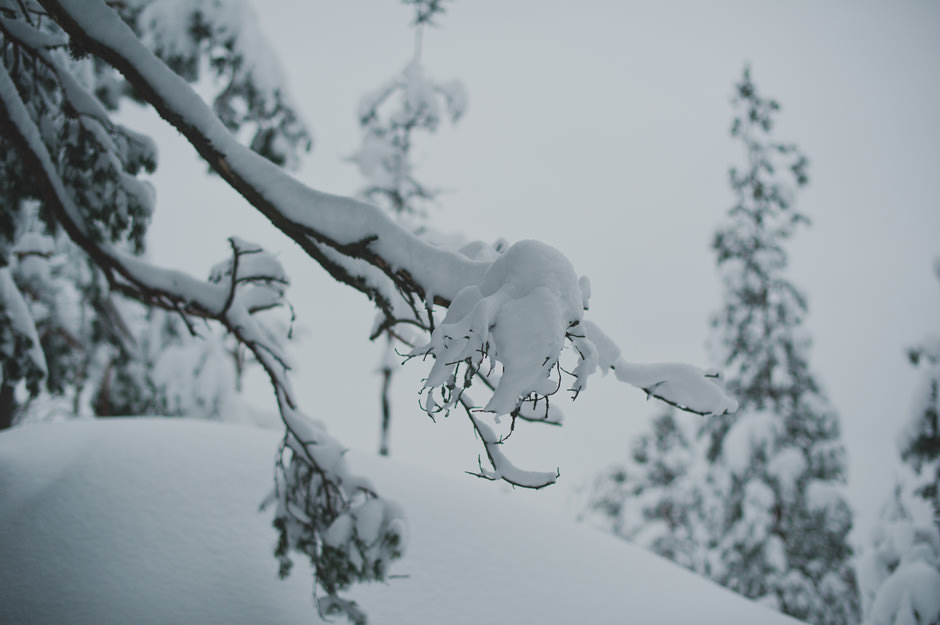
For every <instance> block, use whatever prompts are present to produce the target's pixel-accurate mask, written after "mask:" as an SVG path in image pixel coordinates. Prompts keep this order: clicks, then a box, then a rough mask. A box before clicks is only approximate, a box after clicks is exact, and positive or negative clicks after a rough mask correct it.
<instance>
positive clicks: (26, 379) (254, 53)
mask: <svg viewBox="0 0 940 625" xmlns="http://www.w3.org/2000/svg"><path fill="white" fill-rule="evenodd" d="M20 9H22V11H21V10H20ZM181 9H182V11H183V12H182V13H180V10H181ZM0 10H2V12H3V16H4V17H5V18H7V19H8V21H7V22H6V23H5V28H4V30H3V32H2V35H3V37H4V38H5V41H8V42H10V43H11V45H8V46H7V47H6V48H5V49H4V58H3V61H4V63H5V64H8V65H9V66H10V67H12V68H15V71H13V72H12V74H11V76H12V78H13V81H14V82H15V84H16V86H17V88H19V89H21V90H23V91H24V92H27V93H30V94H32V95H31V97H29V98H28V101H27V103H26V104H27V108H28V110H29V112H30V114H31V115H32V116H34V117H35V118H36V119H39V120H42V122H41V125H40V134H41V135H42V140H43V141H44V142H45V143H46V145H47V147H49V149H50V152H51V153H53V154H56V156H57V162H56V165H57V167H58V168H59V170H60V173H61V177H62V180H63V182H64V183H65V185H66V188H67V190H68V191H69V192H70V193H72V194H73V196H74V198H75V201H76V203H77V204H78V205H79V206H81V207H82V210H83V211H84V217H85V218H86V219H87V220H88V223H89V224H91V226H92V229H91V232H89V233H88V234H89V236H91V237H93V238H94V239H95V240H96V241H103V242H107V243H109V244H112V245H114V246H116V247H117V248H119V249H121V250H122V251H123V252H126V253H132V254H135V255H140V254H141V253H143V252H144V250H145V247H146V231H147V225H148V223H149V220H150V214H151V212H152V210H153V204H154V191H153V189H152V187H151V186H150V183H149V181H148V180H147V179H146V178H145V175H146V174H147V173H150V172H152V171H154V169H155V168H156V166H157V150H156V146H155V144H154V143H153V141H152V140H151V139H150V138H149V137H148V136H146V135H143V134H140V133H137V132H135V131H133V130H131V129H129V128H126V127H124V126H122V125H120V124H117V123H114V122H112V121H111V120H110V118H109V114H110V113H112V112H115V111H117V110H118V108H119V107H120V105H121V103H122V101H125V100H127V99H128V98H134V99H139V97H140V95H139V94H137V93H136V92H135V90H134V89H133V88H131V87H130V86H129V84H128V83H127V82H126V81H125V79H124V78H122V77H121V75H120V74H119V73H118V72H117V71H116V70H114V69H113V68H111V67H110V66H109V65H107V64H105V63H103V62H102V61H101V60H100V59H98V58H97V57H93V56H90V55H89V54H88V52H87V51H85V50H83V49H82V48H81V47H80V46H77V45H75V44H74V43H72V42H69V40H68V39H67V38H66V37H64V35H63V33H62V31H61V29H59V28H58V26H57V25H56V23H55V22H54V21H52V20H50V19H48V17H47V16H46V15H45V12H44V11H43V10H42V8H41V7H39V6H38V5H35V4H34V3H32V2H27V3H21V4H20V5H18V6H11V7H9V8H6V5H5V4H4V6H3V7H0ZM119 10H120V12H121V17H122V19H123V20H124V21H125V23H126V24H127V25H129V26H130V27H131V28H132V29H133V31H134V33H135V34H136V35H137V36H138V37H140V38H141V40H143V41H146V42H147V43H148V45H149V46H150V48H151V50H152V51H153V52H154V53H156V54H157V55H158V56H160V57H161V59H162V60H163V61H164V62H166V63H167V64H168V65H170V67H172V68H173V69H174V70H175V71H176V72H177V73H179V74H180V75H181V76H184V77H185V78H186V79H187V80H189V81H190V82H195V81H197V80H199V79H200V78H201V77H203V76H204V75H205V74H207V73H208V74H211V75H213V76H214V77H225V80H226V85H225V87H224V88H221V87H220V88H219V91H218V93H217V94H216V95H215V98H214V103H213V104H214V110H215V113H216V114H217V115H218V117H219V119H220V120H221V121H222V122H223V123H224V124H225V125H226V126H227V127H228V128H229V129H231V130H232V131H239V130H241V131H244V133H246V134H248V140H249V141H250V144H251V147H252V149H254V150H255V151H257V152H259V153H261V154H263V155H265V156H266V157H268V158H269V159H270V160H272V161H274V162H276V163H279V164H284V165H292V164H294V163H296V161H297V155H298V153H299V152H302V151H304V150H306V149H309V147H310V138H309V135H308V133H307V130H306V128H305V126H304V125H303V123H301V122H300V120H299V119H298V117H297V115H296V113H295V112H294V109H293V107H292V105H291V103H290V101H289V98H288V96H287V91H286V89H284V86H283V84H282V79H280V78H279V77H278V76H276V75H271V73H270V72H269V71H268V72H266V75H265V77H264V79H263V80H261V81H259V76H260V73H259V72H255V71H254V70H255V68H256V67H258V66H259V64H264V65H265V67H268V68H270V67H273V66H272V65H271V64H270V63H269V62H268V59H266V58H264V57H265V56H266V54H268V52H267V50H266V49H264V48H263V47H261V46H257V45H255V43H256V42H257V41H258V37H257V33H250V32H247V31H250V30H251V29H252V28H255V27H256V25H255V24H254V22H253V21H252V20H251V19H250V17H251V16H250V15H249V14H248V8H247V6H246V5H244V4H243V3H240V2H231V3H221V4H220V3H211V2H202V1H196V2H192V3H190V4H188V5H177V4H175V3H167V2H148V3H143V2H129V3H122V4H121V5H120V7H119ZM21 17H22V19H23V24H24V25H25V26H27V30H24V29H22V28H19V27H18V26H17V24H18V23H19V22H18V21H17V20H16V19H11V18H17V19H19V18H21ZM31 31H35V33H37V34H35V35H34V34H32V32H31ZM246 33H247V34H246ZM83 94H87V95H85V96H83ZM63 95H64V97H63ZM70 96H71V97H70ZM4 268H8V269H4ZM0 272H3V274H0V286H2V294H0V316H2V317H4V320H5V321H6V323H4V325H3V329H2V330H0V369H2V370H3V375H2V379H0V428H3V427H8V426H9V425H11V424H12V423H13V422H14V421H15V420H17V419H19V418H22V417H23V416H25V415H26V414H27V413H28V414H29V417H30V418H31V419H36V418H42V415H43V414H44V413H63V414H64V413H70V414H76V415H79V414H89V413H94V414H98V415H101V416H110V415H117V414H122V415H137V414H154V413H159V412H160V411H161V408H165V407H166V406H165V403H164V402H162V401H161V399H160V398H159V396H158V395H159V394H160V392H161V391H160V390H159V388H158V387H159V384H155V383H154V381H153V380H152V379H151V377H152V372H151V371H150V368H151V367H152V366H153V365H154V363H155V360H154V358H156V357H157V355H158V354H157V352H158V351H159V350H160V349H162V348H163V347H164V346H162V345H160V344H158V343H156V342H154V341H153V340H151V341H150V342H149V344H147V345H146V347H145V346H143V345H140V344H139V341H138V340H137V339H138V338H139V337H138V336H137V335H144V334H148V333H149V334H152V332H151V331H150V330H149V329H148V328H147V325H148V323H149V322H148V321H147V320H146V318H145V314H144V312H143V307H141V306H140V305H139V304H136V303H132V302H130V301H129V300H127V299H126V298H124V297H122V294H121V289H120V288H117V287H116V285H115V284H114V283H113V282H114V281H113V280H112V279H111V278H112V276H109V275H106V272H105V271H103V270H102V268H101V267H100V266H99V264H98V263H97V262H95V259H91V258H89V257H88V256H87V255H86V254H85V253H84V252H83V251H82V250H81V249H80V248H79V247H78V246H77V245H75V244H74V243H72V242H71V241H70V240H69V236H67V235H66V233H65V232H64V231H63V230H62V228H61V227H60V224H59V223H58V222H57V220H56V219H55V217H54V215H53V214H52V211H51V210H50V209H49V208H48V207H47V206H45V204H44V198H43V192H42V188H41V185H40V183H38V182H36V181H35V180H34V179H33V177H32V176H31V175H30V172H29V171H27V170H25V169H24V166H23V163H22V161H21V160H20V158H18V155H17V153H16V150H15V149H13V146H12V145H11V144H10V143H9V142H7V141H4V142H3V143H2V144H0ZM7 272H9V273H7ZM16 310H19V311H21V313H22V314H20V313H16V312H14V311H16ZM26 313H28V315H27V314H26ZM28 317H31V318H32V320H33V322H34V325H35V336H33V335H32V330H31V329H29V328H28V327H27V326H29V325H31V324H30V323H29V321H28ZM133 321H136V323H134V322H133ZM181 323H182V322H181ZM193 334H194V333H190V332H188V331H187V332H186V333H184V334H179V335H178V336H177V337H176V338H175V339H173V342H175V343H182V342H192V343H193V344H194V345H193V346H192V349H194V350H197V351H198V349H199V345H198V344H199V343H201V342H203V339H201V338H199V337H196V336H194V335H193ZM230 342H231V341H230ZM27 345H33V346H34V347H33V348H27ZM168 345H169V344H168ZM148 350H149V352H150V353H145V352H147V351H148ZM200 416H212V413H211V412H210V413H208V414H202V413H200Z"/></svg>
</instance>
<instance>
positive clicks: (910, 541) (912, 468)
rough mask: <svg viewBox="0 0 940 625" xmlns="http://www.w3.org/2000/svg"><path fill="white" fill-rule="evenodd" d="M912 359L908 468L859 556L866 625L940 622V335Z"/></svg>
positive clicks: (904, 439) (904, 434)
mask: <svg viewBox="0 0 940 625" xmlns="http://www.w3.org/2000/svg"><path fill="white" fill-rule="evenodd" d="M936 270H937V277H938V278H940V262H938V263H937V266H936ZM908 357H909V359H910V361H911V363H912V364H913V365H914V366H916V367H919V369H920V370H919V371H918V373H919V374H920V375H921V380H920V383H919V384H918V386H917V389H916V391H915V396H914V400H913V402H912V410H911V415H910V417H909V418H908V420H907V422H906V423H904V424H903V426H902V429H901V432H900V435H899V437H898V443H899V445H898V451H899V453H900V456H901V459H902V460H903V461H904V462H905V464H906V467H905V471H904V473H903V474H902V477H901V478H900V479H899V480H898V482H897V483H896V484H895V487H894V492H893V493H892V496H891V497H890V498H889V499H888V501H887V502H886V503H885V504H884V506H883V507H882V509H881V515H880V516H879V519H878V524H877V525H876V527H875V529H874V531H873V532H872V535H871V537H870V539H869V541H868V542H867V543H866V544H865V546H864V548H863V550H862V553H861V555H860V556H859V557H858V559H857V562H856V570H857V575H858V580H859V587H860V591H861V598H862V610H863V612H862V613H863V616H864V623H865V625H883V624H884V625H896V624H904V625H936V623H940V529H938V528H940V525H938V523H940V497H938V494H937V491H938V489H940V430H938V414H940V399H938V395H940V337H938V336H936V335H931V336H928V337H926V338H925V339H924V340H923V341H922V342H921V344H920V345H918V346H917V347H914V348H912V349H910V350H909V351H908Z"/></svg>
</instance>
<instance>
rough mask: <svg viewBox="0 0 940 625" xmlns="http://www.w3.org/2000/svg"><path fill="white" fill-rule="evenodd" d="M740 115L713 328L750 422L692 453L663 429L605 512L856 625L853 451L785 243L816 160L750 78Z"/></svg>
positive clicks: (801, 607) (633, 529) (729, 583)
mask: <svg viewBox="0 0 940 625" xmlns="http://www.w3.org/2000/svg"><path fill="white" fill-rule="evenodd" d="M733 103H734V105H735V107H736V109H737V115H736V117H735V119H734V122H733V124H732V127H731V136H732V137H733V138H735V139H736V140H738V141H740V142H741V143H743V145H744V148H745V153H746V157H747V162H746V165H745V167H743V168H732V169H731V170H730V183H731V188H732V190H733V191H734V194H735V197H736V201H735V204H734V206H733V207H732V208H731V209H730V210H729V212H728V219H727V221H726V223H725V224H724V225H723V226H722V227H721V228H720V229H719V230H718V232H717V233H716V235H715V238H714V241H713V244H712V247H713V249H714V250H715V252H716V256H717V265H718V270H719V273H720V275H721V278H722V283H723V298H724V305H723V307H722V310H721V312H720V313H719V314H718V315H717V316H716V317H715V318H714V319H713V321H712V327H713V329H714V338H713V346H714V348H715V351H716V352H717V354H716V356H717V358H716V360H717V362H718V364H719V365H720V366H721V367H722V368H723V369H724V371H725V372H726V388H727V389H728V391H729V392H730V394H732V395H733V396H734V397H735V398H736V399H737V400H738V402H739V408H738V410H737V412H734V413H726V414H723V415H719V416H713V417H709V418H707V419H705V420H704V421H702V424H701V426H700V428H699V431H698V432H697V434H696V436H695V440H694V442H693V443H691V447H692V449H690V450H689V449H685V448H686V446H687V445H689V444H688V443H686V441H685V440H683V439H682V438H679V437H677V436H675V434H674V433H672V432H671V431H670V428H669V427H668V421H667V420H664V418H662V417H661V418H659V419H657V420H656V421H655V422H654V424H655V426H654V433H653V434H646V435H644V437H642V438H641V439H640V442H639V449H644V448H648V447H650V446H651V441H657V443H656V453H655V454H648V453H642V454H640V455H637V454H636V453H634V456H633V458H632V461H631V462H629V463H628V464H627V467H625V468H622V469H618V470H617V471H616V472H615V473H613V474H612V475H613V478H621V481H622V482H623V484H622V485H621V486H620V488H619V491H617V494H616V495H615V496H614V499H615V500H616V501H617V502H618V503H617V505H616V506H614V505H611V504H609V503H604V502H605V499H604V496H601V497H600V498H598V496H597V495H595V496H594V497H593V501H592V504H591V505H592V506H593V507H595V508H598V507H600V508H601V509H603V508H604V506H605V505H606V506H607V509H606V510H605V511H604V514H606V515H609V516H615V515H617V516H618V520H616V521H615V522H614V527H615V529H617V531H618V533H620V534H622V535H624V536H627V537H631V538H635V539H637V540H638V541H639V542H640V543H641V544H645V545H647V546H649V547H651V548H653V549H654V550H655V551H657V553H660V554H661V555H664V556H666V557H669V558H672V559H675V560H676V561H677V562H680V563H682V564H684V565H686V566H689V567H691V568H693V569H694V570H696V571H699V572H701V573H703V574H705V575H708V576H709V577H711V578H712V579H714V580H716V581H718V582H719V583H721V584H722V585H724V586H726V587H728V588H730V589H731V590H734V591H735V592H738V593H740V594H743V595H745V596H747V597H751V598H755V599H758V600H760V601H762V602H764V603H767V604H768V605H771V606H774V607H776V608H777V609H779V610H781V611H783V612H786V613H787V614H791V615H793V616H796V617H797V618H800V619H803V620H806V621H808V622H810V623H814V624H816V625H836V624H844V623H851V622H854V620H855V615H856V613H857V599H856V589H855V582H854V578H853V575H852V570H851V568H850V567H849V564H848V562H849V558H850V556H851V550H850V548H849V546H848V544H847V542H846V538H845V537H846V534H847V533H848V531H849V529H850V528H851V526H852V513H851V510H850V509H849V506H848V504H847V503H846V501H845V499H844V497H843V495H842V493H841V489H842V487H843V486H844V484H845V451H844V448H843V446H842V443H841V441H840V432H839V423H838V418H837V416H836V414H835V412H834V411H833V410H832V408H831V407H830V406H829V404H828V402H827V401H826V399H825V397H824V396H823V394H822V392H821V391H820V388H819V385H818V384H817V382H816V380H815V378H814V377H813V375H812V372H811V371H810V368H809V362H808V357H809V346H810V342H809V340H808V338H807V337H806V334H805V330H804V328H803V324H804V319H805V316H806V311H807V306H806V299H805V297H804V296H803V294H802V293H801V292H800V291H799V289H797V288H796V287H795V286H794V285H793V284H792V283H791V282H790V281H789V280H788V279H787V278H786V276H785V270H786V266H787V255H786V252H785V250H784V247H783V246H784V243H785V242H786V241H787V240H788V239H790V237H791V236H792V235H793V233H794V232H795V230H796V229H797V227H798V226H800V225H801V224H805V223H808V219H807V217H806V216H805V215H803V214H802V213H800V212H799V211H797V210H796V209H795V207H794V200H795V193H796V190H797V189H799V188H800V187H802V186H804V185H805V184H806V183H807V182H808V177H807V173H806V169H807V159H806V158H805V157H804V156H803V155H802V154H801V153H800V152H799V150H798V149H797V148H796V146H794V145H791V144H785V143H779V142H776V141H774V140H772V138H771V132H772V130H773V125H774V115H775V114H776V113H777V111H778V110H779V108H780V107H779V105H778V104H777V102H775V101H774V100H770V99H765V98H762V97H761V96H760V95H758V93H757V90H756V88H755V86H754V83H753V82H752V80H751V76H750V71H749V70H748V69H745V70H744V74H743V76H742V78H741V81H740V82H739V83H738V84H737V85H736V87H735V97H734V99H733ZM669 445H678V450H670V449H668V446H669ZM669 453H676V454H679V455H680V456H681V457H684V458H687V460H685V461H684V462H683V469H684V473H683V474H682V475H672V474H667V473H663V472H662V471H661V469H660V468H659V467H660V466H661V464H662V457H663V456H664V455H665V454H669ZM664 478H665V479H664ZM601 481H602V483H603V482H606V483H608V484H609V483H611V482H613V483H615V484H616V482H617V479H612V478H611V477H610V476H608V477H607V478H606V479H605V478H602V479H601ZM605 488H606V489H607V492H610V487H609V486H607V487H602V488H600V489H598V487H595V492H600V493H603V492H605ZM630 497H638V500H631V499H630ZM677 498H679V501H680V502H681V503H680V504H677V501H676V500H677ZM630 508H633V509H634V510H633V512H632V513H630V514H629V515H628V514H627V510H629V509H630ZM677 509H678V510H681V514H678V515H676V514H675V512H674V511H675V510H677ZM664 521H665V524H664ZM667 528H668V534H669V536H668V538H667V537H665V533H666V531H667ZM650 533H651V534H652V535H653V536H655V539H654V540H650V539H649V538H648V536H649V534H650ZM657 534H663V536H657Z"/></svg>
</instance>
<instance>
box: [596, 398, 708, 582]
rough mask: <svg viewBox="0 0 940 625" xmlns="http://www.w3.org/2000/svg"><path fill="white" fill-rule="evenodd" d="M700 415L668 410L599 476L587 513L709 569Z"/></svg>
mask: <svg viewBox="0 0 940 625" xmlns="http://www.w3.org/2000/svg"><path fill="white" fill-rule="evenodd" d="M698 419H699V417H697V416H695V415H690V414H688V413H684V412H678V411H675V410H666V411H664V412H662V413H660V414H659V415H657V416H656V417H655V418H654V419H653V420H652V422H651V423H650V426H651V427H650V431H648V432H644V433H642V434H641V435H640V436H639V437H637V438H636V439H635V440H634V441H633V442H632V444H631V451H630V455H629V456H628V457H627V459H626V461H625V462H623V463H618V464H614V465H611V466H610V467H608V468H607V469H606V470H605V471H604V472H603V473H602V474H601V475H599V476H598V477H597V478H595V479H594V481H593V483H592V485H591V488H590V491H589V493H588V497H587V509H586V510H585V512H584V515H583V516H584V517H585V518H587V519H589V520H591V521H592V522H593V523H594V524H596V525H598V526H600V527H603V528H605V529H608V530H609V531H611V532H613V533H614V534H616V535H618V536H620V537H622V538H624V539H626V540H629V541H631V542H634V543H636V544H638V545H641V546H643V547H646V548H647V549H650V550H652V551H654V552H655V553H658V554H659V555H661V556H663V557H665V558H669V559H670V560H672V561H674V562H676V563H678V564H681V565H682V566H684V567H686V568H689V569H692V570H694V571H702V570H703V569H704V560H703V558H704V557H705V554H706V550H705V546H706V545H707V544H708V539H709V534H708V533H707V531H706V530H707V528H706V527H705V525H704V524H703V519H702V514H701V506H702V505H703V503H704V502H705V501H708V500H710V498H707V497H705V495H704V494H703V493H702V492H701V489H702V488H703V487H705V486H706V484H705V482H704V480H702V479H699V478H701V477H702V475H701V473H700V471H701V470H702V469H703V468H704V467H705V463H704V462H703V461H702V460H703V459H702V455H701V453H700V449H699V447H698V446H697V445H696V443H697V440H696V437H697V433H698V431H699V428H700V424H699V423H698Z"/></svg>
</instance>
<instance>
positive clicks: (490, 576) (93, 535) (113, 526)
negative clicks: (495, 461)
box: [0, 419, 795, 625]
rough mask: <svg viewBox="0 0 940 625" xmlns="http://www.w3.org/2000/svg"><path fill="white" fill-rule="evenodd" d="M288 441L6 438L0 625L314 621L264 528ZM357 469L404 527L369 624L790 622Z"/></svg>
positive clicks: (623, 552)
mask: <svg viewBox="0 0 940 625" xmlns="http://www.w3.org/2000/svg"><path fill="white" fill-rule="evenodd" d="M277 443H278V438H277V436H276V434H274V433H272V432H270V431H265V430H260V429H256V428H252V427H245V426H236V425H227V424H220V423H208V422H196V421H189V420H185V421H181V420H170V419H127V420H123V419H115V420H99V421H70V422H65V423H57V424H37V425H27V426H23V427H20V428H17V429H14V430H9V431H5V432H3V433H0V527H2V528H3V534H2V538H0V562H2V563H3V565H2V566H0V622H2V623H31V624H34V625H42V624H46V623H49V624H52V623H55V624H60V623H64V622H68V623H69V624H70V625H108V624H110V623H114V624H118V623H120V624H122V625H124V624H126V623H136V624H139V625H147V624H150V623H199V624H203V625H211V624H213V623H219V624H222V623H224V624H226V625H239V624H242V623H244V624H245V625H248V624H251V625H255V624H258V623H279V624H284V625H289V624H294V623H296V624H298V625H299V624H304V625H309V624H310V623H318V622H320V621H319V620H318V617H317V615H316V612H315V610H314V607H313V605H312V603H311V598H310V588H311V579H310V577H309V573H308V572H307V571H305V570H303V567H301V566H300V562H298V566H297V567H296V570H295V571H294V572H293V573H292V575H291V576H290V577H289V578H288V579H287V580H285V581H280V580H278V578H277V568H278V565H277V561H276V560H275V558H274V557H273V555H272V549H273V546H274V541H275V531H274V529H273V528H272V527H271V526H270V523H271V515H270V513H264V512H261V513H259V512H258V505H259V503H260V502H261V500H262V499H263V497H264V496H265V494H266V493H267V492H268V491H269V490H270V488H271V473H272V468H271V465H272V460H273V457H274V454H275V449H276V447H277ZM347 457H348V459H349V462H350V463H351V464H353V465H355V466H356V467H357V470H360V471H362V472H364V473H367V474H369V475H371V476H374V481H375V486H376V488H378V490H379V492H381V493H383V495H386V496H388V497H391V498H394V499H396V500H398V501H399V502H401V503H402V504H403V506H404V509H405V511H406V514H407V515H408V518H409V522H410V531H411V536H412V538H411V541H410V544H409V549H408V553H407V554H406V555H405V558H404V559H403V560H402V561H401V562H400V563H399V564H398V565H397V567H396V569H395V570H394V571H393V573H397V574H399V575H404V576H406V577H403V578H400V579H393V580H392V581H391V582H390V583H389V584H387V585H371V586H363V587H359V588H356V589H354V591H353V595H354V596H355V598H356V599H357V600H358V601H359V602H360V605H361V606H362V607H363V608H364V609H365V610H366V611H367V612H368V614H369V616H370V622H372V623H375V624H382V623H414V624H417V625H421V624H422V623H428V624H430V623H434V624H439V623H449V624H452V625H459V624H461V623H467V624H474V625H478V624H479V623H512V624H525V623H533V624H535V623H538V624H540V625H543V624H545V623H579V622H591V623H624V622H627V621H629V622H635V623H692V622H694V623H722V624H725V625H732V624H734V623H741V624H742V625H752V624H753V623H762V624H763V625H776V624H781V625H782V624H784V623H794V622H795V621H793V620H792V619H789V618H788V617H785V616H782V615H779V614H777V613H774V612H771V611H769V610H767V609H766V608H763V607H761V606H758V605H757V604H755V603H751V602H749V601H747V600H745V599H742V598H740V597H737V596H736V595H733V594H732V593H730V592H729V591H727V590H724V589H722V588H720V587H718V586H716V585H714V584H713V583H711V582H709V581H707V580H705V579H703V578H700V577H698V576H696V575H693V574H692V573H689V572H687V571H685V570H684V569H681V568H679V567H678V566H676V565H674V564H672V563H670V562H667V561H665V560H662V559H660V558H658V557H656V556H654V555H652V554H650V553H647V552H645V551H643V550H641V549H640V548H638V547H635V546H633V545H630V544H627V543H625V542H622V541H620V540H617V539H615V538H613V537H610V536H607V535H605V534H602V533H600V532H598V531H596V530H593V529H591V528H589V527H587V526H584V525H578V524H576V523H574V522H571V521H567V520H563V519H560V518H553V517H551V516H547V515H546V514H545V513H544V512H541V511H538V510H536V509H533V508H529V507H527V506H525V505H524V504H522V503H521V502H519V501H515V500H513V499H512V497H511V495H508V496H507V495H505V494H503V493H500V492H498V491H496V490H494V489H492V488H491V487H489V488H487V487H486V485H484V484H482V483H477V482H474V481H471V480H470V478H466V479H456V480H448V479H444V478H441V477H438V476H433V475H431V474H427V473H424V472H420V471H417V470H415V469H411V468H408V467H405V466H401V465H399V464H396V463H394V462H391V461H388V460H384V459H379V458H376V457H371V456H366V455H363V454H357V453H350V454H348V456H347ZM341 529H342V528H337V530H336V531H337V532H339V531H341ZM298 560H299V559H298Z"/></svg>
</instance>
